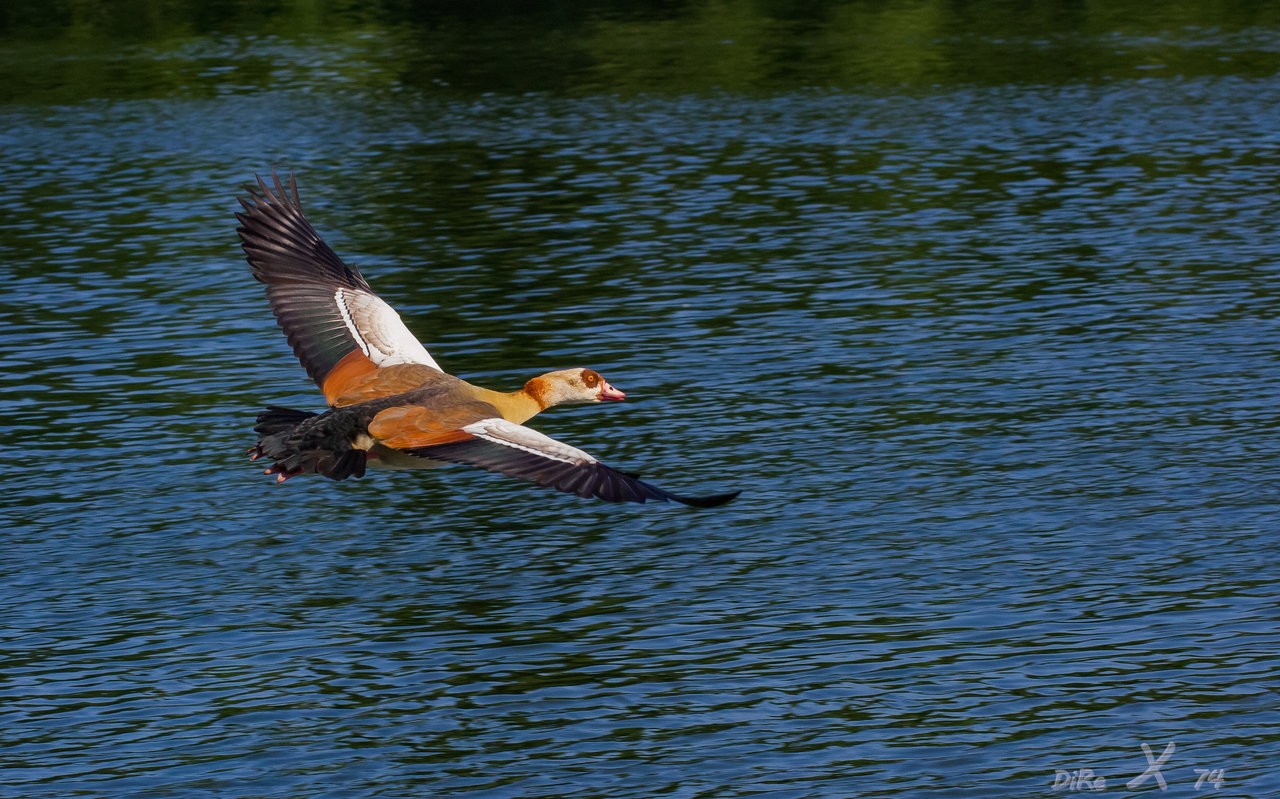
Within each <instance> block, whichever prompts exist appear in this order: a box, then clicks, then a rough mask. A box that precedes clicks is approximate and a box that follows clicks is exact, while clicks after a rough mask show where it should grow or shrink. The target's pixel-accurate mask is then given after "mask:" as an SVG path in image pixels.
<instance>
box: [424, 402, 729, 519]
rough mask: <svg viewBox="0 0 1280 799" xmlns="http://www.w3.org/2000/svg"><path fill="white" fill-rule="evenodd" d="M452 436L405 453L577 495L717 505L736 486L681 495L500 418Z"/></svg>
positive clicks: (632, 500)
mask: <svg viewBox="0 0 1280 799" xmlns="http://www.w3.org/2000/svg"><path fill="white" fill-rule="evenodd" d="M457 432H458V433H461V434H464V435H462V436H456V437H455V440H453V441H448V440H445V441H443V442H442V443H439V444H432V445H429V446H419V447H409V448H405V449H404V451H405V452H408V453H409V454H412V455H416V456H418V457H422V458H431V459H433V460H440V461H450V462H453V463H465V464H468V465H470V466H478V467H480V468H481V469H487V470H489V471H491V472H499V473H501V474H506V475H510V476H511V477H519V478H521V479H523V480H530V481H532V482H534V483H537V484H538V485H541V486H546V487H547V488H554V489H556V490H558V491H564V492H567V493H570V494H577V495H578V496H580V497H596V498H598V499H603V500H607V501H609V502H648V501H649V500H657V501H661V502H665V501H668V500H670V501H674V502H681V503H684V504H685V505H692V506H694V507H699V508H713V507H715V506H716V505H723V504H724V503H726V502H728V501H729V500H731V499H733V498H734V497H736V496H738V492H737V491H734V492H733V493H730V494H716V495H713V496H708V497H682V496H677V495H676V494H672V493H670V492H668V491H664V490H662V489H661V488H658V487H657V486H654V485H650V484H649V483H646V482H644V481H642V480H640V479H638V478H637V477H636V476H635V475H632V474H627V473H626V472H620V471H618V470H617V469H613V468H610V467H608V466H605V465H604V464H603V463H601V462H599V461H598V460H596V459H595V458H593V457H591V456H590V455H588V454H587V453H585V452H583V451H582V450H580V449H578V448H577V447H571V446H569V445H568V444H563V443H561V442H559V441H556V440H555V439H554V438H550V437H548V436H545V435H543V434H542V433H539V432H538V431H537V430H534V429H532V428H529V427H525V426H524V425H519V424H515V423H513V422H508V421H507V420H505V419H501V418H489V419H481V420H479V421H477V422H472V423H470V424H467V425H463V426H462V427H461V428H460V430H459V431H457Z"/></svg>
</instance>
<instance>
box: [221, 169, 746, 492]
mask: <svg viewBox="0 0 1280 799" xmlns="http://www.w3.org/2000/svg"><path fill="white" fill-rule="evenodd" d="M246 189H247V190H248V192H249V193H248V196H246V197H242V198H241V199H240V203H241V205H242V206H243V207H244V210H243V211H242V212H240V213H237V214H236V217H237V219H239V220H240V227H239V228H238V232H239V233H240V240H241V243H242V245H243V247H244V252H245V257H246V258H247V259H248V261H249V266H250V268H251V270H252V272H253V276H254V277H255V278H256V279H257V280H258V281H260V282H262V283H264V284H266V288H267V298H268V300H269V301H270V303H271V309H272V311H273V312H274V313H275V316H276V321H277V322H278V323H279V325H280V327H281V329H282V330H283V331H284V334H285V338H286V339H287V340H288V342H289V345H290V346H291V347H292V348H293V351H294V354H296V355H297V356H298V360H299V361H301V362H302V366H303V368H305V369H306V370H307V374H308V375H310V376H311V378H312V379H313V380H314V381H315V382H316V385H318V386H319V387H320V390H321V391H322V392H323V393H324V396H325V399H326V400H327V401H328V404H329V409H328V410H327V411H325V412H324V413H319V414H315V413H309V412H306V411H296V410H291V409H288V408H280V407H276V406H272V407H269V408H268V409H267V410H266V411H264V412H263V413H262V414H260V415H259V416H258V422H257V426H256V427H255V428H254V430H255V431H256V432H257V433H258V434H259V439H258V442H257V443H256V444H255V445H254V446H253V447H252V448H251V449H250V450H249V454H250V457H251V458H253V459H255V460H256V459H259V458H266V459H268V460H270V461H271V466H269V467H267V469H266V473H267V474H273V475H275V476H276V479H277V481H279V482H284V481H285V480H287V479H289V478H290V477H293V476H295V475H299V474H322V475H325V476H326V477H330V478H332V479H335V480H344V479H346V478H347V477H361V476H363V475H364V473H365V469H366V468H367V467H369V466H383V467H389V468H427V467H431V466H437V465H440V464H441V463H444V462H452V463H461V464H467V465H470V466H475V467H478V468H481V469H487V470H489V471H493V472H499V473H502V474H506V475H510V476H512V477H518V478H521V479H524V480H529V481H531V482H534V483H537V484H539V485H542V486H546V487H549V488H554V489H557V490H560V491H565V492H568V493H572V494H577V495H578V496H582V497H596V498H599V499H604V500H608V501H611V502H646V501H649V500H673V501H676V502H682V503H684V504H686V505H693V506H697V507H712V506H715V505H722V504H724V503H725V502H728V501H729V500H731V499H733V498H734V497H736V496H737V495H738V492H736V491H735V492H733V493H728V494H716V495H712V496H707V497H682V496H678V495H675V494H671V493H669V492H667V491H663V490H662V489H660V488H657V487H655V486H653V485H650V484H648V483H645V482H643V481H641V480H639V479H638V478H637V477H636V476H635V475H631V474H627V473H625V472H620V471H618V470H616V469H612V468H610V467H608V466H605V465H604V464H602V463H600V462H599V461H597V460H596V459H595V458H593V457H592V456H590V455H588V454H587V453H586V452H583V451H582V450H580V449H577V448H575V447H571V446H569V445H567V444H563V443H561V442H559V441H556V440H555V439H552V438H548V437H547V436H544V435H543V434H541V433H539V432H537V431H536V430H534V429H532V428H530V427H527V426H525V424H524V423H525V422H526V421H528V420H529V419H530V418H532V417H533V416H534V415H536V414H537V413H539V412H540V411H543V410H546V409H547V408H550V407H553V406H556V405H563V404H575V403H597V402H608V401H620V400H622V399H623V398H624V397H625V396H626V395H625V394H623V393H622V392H621V391H618V390H617V389H615V388H614V387H613V386H611V385H609V383H608V381H606V380H605V379H604V378H603V377H601V376H600V374H599V373H598V372H595V371H594V370H591V369H582V368H575V369H561V370H558V371H554V372H548V373H546V374H543V375H539V376H538V377H535V378H533V379H531V380H529V381H528V382H527V383H525V384H524V385H523V386H522V387H521V388H519V389H517V390H515V391H509V392H503V391H494V390H492V389H488V388H483V387H480V386H476V385H472V384H471V383H468V382H467V381H465V380H463V379H461V378H458V377H454V376H453V375H450V374H447V373H446V372H445V371H444V370H442V369H441V368H440V366H439V364H437V363H436V361H435V359H433V358H432V357H431V355H430V353H428V352H427V350H426V348H425V347H423V346H422V344H421V343H420V342H419V341H418V339H417V338H415V337H414V336H413V334H412V333H410V332H409V330H408V328H406V327H405V326H404V323H403V322H402V321H401V320H400V316H399V315H398V314H397V313H396V312H395V310H394V309H393V308H392V307H391V306H390V305H388V304H387V303H386V302H384V301H383V300H382V299H381V298H380V297H378V295H377V294H376V293H375V292H374V291H373V289H372V288H371V287H370V286H369V283H368V282H367V281H366V280H365V279H364V276H363V275H361V274H360V270H359V269H357V268H355V267H353V266H348V265H347V264H345V263H343V261H342V259H340V258H339V257H338V256H337V254H336V253H334V251H333V250H332V249H330V248H329V246H328V245H327V244H326V243H325V242H324V240H323V239H321V238H320V236H319V234H317V233H316V231H315V229H314V228H313V227H312V226H311V223H310V222H309V221H307V218H306V216H304V215H303V212H302V206H301V205H300V204H299V202H298V186H297V182H296V181H295V180H294V179H293V177H292V176H290V178H289V184H288V186H287V187H286V185H285V184H284V183H283V182H282V181H281V180H280V178H279V177H278V176H276V175H272V181H271V182H270V183H268V182H267V181H265V180H263V179H262V178H258V181H257V183H256V185H250V186H247V187H246Z"/></svg>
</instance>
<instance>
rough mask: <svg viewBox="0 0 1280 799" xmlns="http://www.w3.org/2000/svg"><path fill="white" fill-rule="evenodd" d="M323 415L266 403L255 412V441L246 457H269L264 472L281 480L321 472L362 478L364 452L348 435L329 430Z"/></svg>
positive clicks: (334, 477) (342, 478) (332, 477)
mask: <svg viewBox="0 0 1280 799" xmlns="http://www.w3.org/2000/svg"><path fill="white" fill-rule="evenodd" d="M325 416H326V414H317V413H311V412H310V411H299V410H294V409H292V408H282V407H279V406H277V405H272V406H268V408H267V409H266V410H265V411H263V412H262V413H260V414H258V419H257V424H255V425H254V428H253V429H254V432H256V433H258V435H259V438H258V442H257V443H256V444H254V445H253V447H252V448H251V449H250V450H249V459H250V460H258V459H259V458H269V459H271V461H272V464H271V465H270V466H269V467H267V469H266V474H274V475H276V480H277V481H279V482H283V481H285V480H288V479H289V478H290V477H293V476H295V475H299V474H322V475H324V476H325V477H328V478H330V479H332V480H345V479H347V478H348V477H364V473H365V466H366V462H367V460H368V457H367V453H366V452H365V451H364V450H362V449H354V448H352V446H351V440H350V437H349V436H343V435H341V433H340V431H336V430H332V429H330V428H331V427H332V426H331V425H326V424H325V419H324V417H325Z"/></svg>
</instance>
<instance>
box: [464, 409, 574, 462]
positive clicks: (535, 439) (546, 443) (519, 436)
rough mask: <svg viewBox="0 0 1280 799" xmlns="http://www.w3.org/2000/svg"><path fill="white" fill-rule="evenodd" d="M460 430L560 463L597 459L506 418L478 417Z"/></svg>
mask: <svg viewBox="0 0 1280 799" xmlns="http://www.w3.org/2000/svg"><path fill="white" fill-rule="evenodd" d="M462 429H463V431H464V432H467V433H470V434H471V435H473V436H475V437H476V438H482V439H484V440H485V441H490V442H493V443H494V444H501V445H502V446H504V447H511V448H512V449H518V450H523V451H525V452H530V453H533V454H534V455H539V456H541V457H543V458H547V459H549V460H553V461H560V462H561V463H570V464H573V465H574V466H581V465H582V464H585V463H595V462H596V459H595V458H593V457H591V456H590V455H588V454H587V453H585V452H583V451H582V450H580V449H578V448H577V447H571V446H569V445H568V444H562V443H561V442H559V441H556V440H555V439H554V438H551V437H550V436H544V435H543V434H542V433H539V432H538V431H537V430H534V429H533V428H531V427H525V426H524V425H522V424H516V423H514V422H508V421H507V420H506V419H500V418H497V417H494V418H492V419H481V420H480V421H478V422H472V423H471V424H469V425H466V426H464V427H463V428H462Z"/></svg>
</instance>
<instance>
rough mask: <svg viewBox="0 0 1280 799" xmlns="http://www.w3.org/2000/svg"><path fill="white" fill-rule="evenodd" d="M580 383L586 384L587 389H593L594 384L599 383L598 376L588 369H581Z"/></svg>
mask: <svg viewBox="0 0 1280 799" xmlns="http://www.w3.org/2000/svg"><path fill="white" fill-rule="evenodd" d="M582 382H584V383H586V384H587V388H595V387H596V384H597V383H599V382H600V375H598V374H596V373H595V372H593V371H591V370H590V369H583V370H582Z"/></svg>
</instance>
